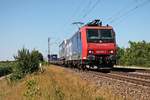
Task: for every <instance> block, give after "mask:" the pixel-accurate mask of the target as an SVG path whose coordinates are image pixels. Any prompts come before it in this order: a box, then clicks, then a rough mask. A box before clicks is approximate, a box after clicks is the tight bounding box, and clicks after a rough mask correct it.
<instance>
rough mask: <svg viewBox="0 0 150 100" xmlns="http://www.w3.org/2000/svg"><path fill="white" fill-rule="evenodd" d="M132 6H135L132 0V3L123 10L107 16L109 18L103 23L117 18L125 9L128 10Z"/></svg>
mask: <svg viewBox="0 0 150 100" xmlns="http://www.w3.org/2000/svg"><path fill="white" fill-rule="evenodd" d="M129 4H130V5H129ZM133 4H135V0H133V1H132V2H130V3H128V4H126V5H125V6H124V7H123V8H121V9H120V10H119V11H117V12H116V13H114V14H113V15H112V16H109V17H107V18H105V21H107V22H108V21H110V20H112V19H115V18H116V17H117V16H119V15H120V14H122V12H123V11H124V10H126V9H127V7H128V8H129V7H131V6H133Z"/></svg>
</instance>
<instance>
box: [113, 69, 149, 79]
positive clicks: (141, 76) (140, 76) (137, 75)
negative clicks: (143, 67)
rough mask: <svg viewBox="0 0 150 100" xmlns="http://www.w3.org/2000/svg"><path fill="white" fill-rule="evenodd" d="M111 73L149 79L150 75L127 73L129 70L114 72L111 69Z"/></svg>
mask: <svg viewBox="0 0 150 100" xmlns="http://www.w3.org/2000/svg"><path fill="white" fill-rule="evenodd" d="M111 73H112V74H116V75H123V76H128V77H133V78H139V79H143V80H150V75H144V74H138V73H129V72H116V71H112V72H111Z"/></svg>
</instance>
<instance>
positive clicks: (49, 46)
mask: <svg viewBox="0 0 150 100" xmlns="http://www.w3.org/2000/svg"><path fill="white" fill-rule="evenodd" d="M48 62H49V63H50V37H48Z"/></svg>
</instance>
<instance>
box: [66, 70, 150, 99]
mask: <svg viewBox="0 0 150 100" xmlns="http://www.w3.org/2000/svg"><path fill="white" fill-rule="evenodd" d="M67 69H68V68H67ZM68 71H71V72H74V73H75V74H78V75H80V76H81V78H82V79H84V80H86V81H89V82H90V83H94V84H95V85H96V86H97V88H98V89H100V90H104V88H105V89H107V91H108V92H109V91H111V92H112V93H113V94H114V95H118V96H121V97H123V98H124V100H150V87H144V86H139V85H136V84H132V83H129V82H123V81H119V80H116V79H110V78H106V77H96V76H95V75H94V73H90V72H88V71H84V72H83V71H79V70H77V69H74V70H72V69H69V70H68ZM107 91H106V92H107Z"/></svg>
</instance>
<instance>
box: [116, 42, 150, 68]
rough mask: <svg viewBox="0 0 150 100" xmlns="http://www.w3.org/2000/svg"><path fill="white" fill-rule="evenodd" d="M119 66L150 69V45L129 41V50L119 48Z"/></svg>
mask: <svg viewBox="0 0 150 100" xmlns="http://www.w3.org/2000/svg"><path fill="white" fill-rule="evenodd" d="M117 62H118V64H119V65H129V66H132V65H134V66H143V67H150V43H147V42H145V41H139V42H132V41H129V47H128V48H119V47H118V53H117Z"/></svg>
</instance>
